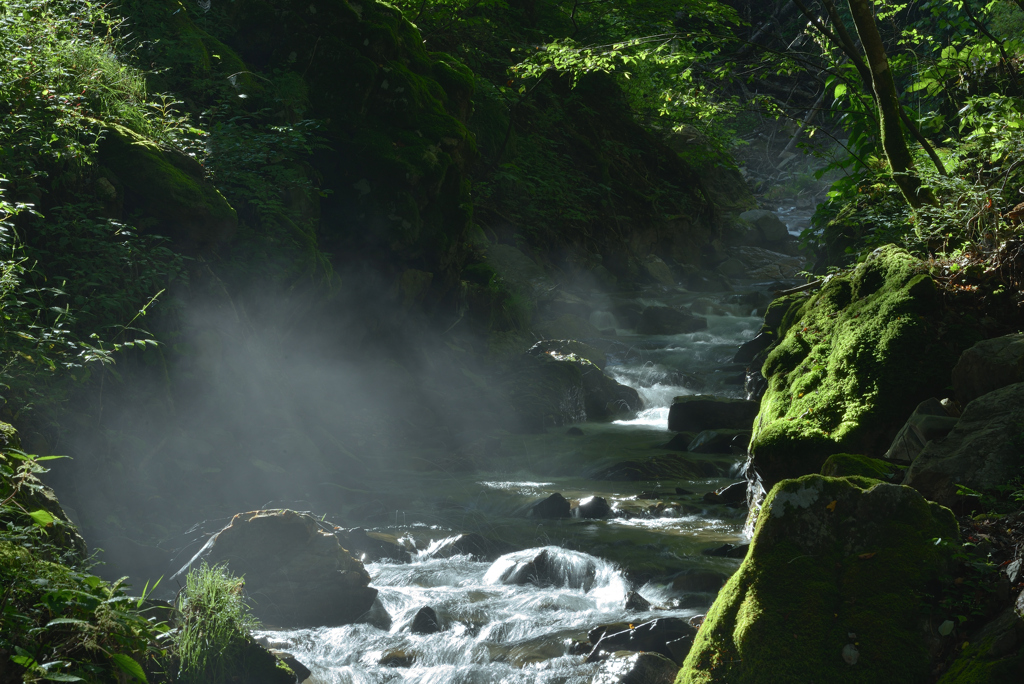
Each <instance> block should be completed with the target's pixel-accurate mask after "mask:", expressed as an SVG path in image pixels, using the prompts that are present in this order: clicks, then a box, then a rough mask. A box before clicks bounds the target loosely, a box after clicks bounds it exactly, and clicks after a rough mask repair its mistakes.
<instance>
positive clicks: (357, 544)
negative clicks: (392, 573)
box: [334, 527, 412, 563]
mask: <svg viewBox="0 0 1024 684" xmlns="http://www.w3.org/2000/svg"><path fill="white" fill-rule="evenodd" d="M334 534H335V536H336V537H337V538H338V541H339V542H341V545H342V546H344V547H345V548H346V549H348V550H349V552H351V553H352V554H353V555H354V556H356V557H358V558H360V560H362V561H364V562H367V563H374V562H376V561H379V560H381V559H383V558H386V559H388V560H395V561H399V562H401V563H408V562H409V560H410V559H411V558H412V556H411V554H410V553H409V549H408V548H406V546H405V545H404V544H402V543H401V542H399V541H398V538H397V537H395V536H394V535H391V534H382V533H380V532H367V531H366V530H365V529H363V528H361V527H355V528H352V529H350V530H346V529H340V530H335V531H334Z"/></svg>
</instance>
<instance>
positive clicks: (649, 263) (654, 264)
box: [643, 254, 676, 287]
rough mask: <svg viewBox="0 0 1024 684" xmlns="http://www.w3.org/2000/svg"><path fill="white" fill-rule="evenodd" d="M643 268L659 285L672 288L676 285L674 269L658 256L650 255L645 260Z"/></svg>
mask: <svg viewBox="0 0 1024 684" xmlns="http://www.w3.org/2000/svg"><path fill="white" fill-rule="evenodd" d="M643 266H644V270H645V271H647V275H648V276H649V277H650V278H651V280H653V281H654V282H656V283H658V284H659V285H665V286H666V287H672V286H673V285H675V284H676V278H675V276H674V275H673V274H672V269H670V268H669V267H668V264H666V263H665V262H664V261H663V260H662V258H661V257H659V256H657V255H656V254H650V255H648V256H647V257H646V258H644V260H643Z"/></svg>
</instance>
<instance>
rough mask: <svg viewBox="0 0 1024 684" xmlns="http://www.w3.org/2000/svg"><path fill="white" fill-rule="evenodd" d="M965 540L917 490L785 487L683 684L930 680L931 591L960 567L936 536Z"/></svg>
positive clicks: (815, 480)
mask: <svg viewBox="0 0 1024 684" xmlns="http://www.w3.org/2000/svg"><path fill="white" fill-rule="evenodd" d="M957 537H958V528H957V524H956V520H955V518H954V517H953V514H952V513H951V512H950V511H949V510H948V509H945V508H943V507H941V506H939V505H938V504H935V503H931V502H929V501H926V500H925V499H924V497H922V496H921V495H920V494H918V493H917V492H916V491H914V490H913V489H910V488H909V487H901V486H899V485H892V484H885V483H878V482H876V481H874V480H869V479H865V478H828V477H822V476H820V475H808V476H805V477H802V478H799V479H796V480H786V481H783V482H780V483H779V484H778V485H777V486H776V487H775V488H774V489H772V491H771V493H770V494H769V495H768V497H767V499H766V501H765V504H764V509H763V510H762V514H761V516H760V519H759V520H758V523H757V528H756V530H755V532H754V537H753V540H752V542H751V546H750V551H749V553H748V554H747V557H746V559H745V560H744V561H743V564H742V565H741V566H740V569H739V570H738V571H737V572H736V574H735V575H733V576H732V577H731V578H730V579H729V581H728V582H727V583H726V585H725V587H723V588H722V590H721V592H720V593H719V595H718V599H717V600H716V601H715V604H714V605H713V606H712V608H711V610H710V611H709V612H708V615H707V618H706V619H705V621H704V624H703V625H702V626H701V629H700V631H699V632H698V633H697V638H696V641H695V643H694V645H693V649H692V650H691V651H690V655H689V656H688V657H687V659H686V662H685V663H684V664H683V668H682V670H681V671H680V673H679V677H678V678H677V680H676V682H677V684H697V683H701V684H710V683H712V682H721V683H722V684H750V683H754V682H764V683H765V684H768V683H771V684H775V683H777V682H810V681H815V682H833V683H842V682H864V683H865V684H868V683H874V682H907V683H912V682H928V681H932V680H931V670H932V665H931V660H930V655H929V646H930V639H932V637H931V636H930V635H931V634H934V632H935V627H937V625H935V626H932V625H930V624H929V621H928V619H927V617H928V606H927V604H926V602H925V599H924V598H923V592H925V591H926V590H927V588H928V586H929V584H930V583H931V582H934V581H937V580H941V579H943V578H945V577H946V575H947V573H948V572H949V571H951V568H952V567H953V559H952V553H953V551H952V545H950V544H936V543H935V541H934V540H935V539H936V538H942V539H944V540H956V539H957Z"/></svg>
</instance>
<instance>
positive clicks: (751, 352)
mask: <svg viewBox="0 0 1024 684" xmlns="http://www.w3.org/2000/svg"><path fill="white" fill-rule="evenodd" d="M774 341H775V335H773V334H772V333H771V332H770V331H766V332H760V333H758V334H757V335H756V336H755V337H754V339H752V340H747V341H746V342H744V343H743V344H741V345H740V348H739V349H738V350H737V351H736V354H735V355H734V356H733V357H732V362H733V363H750V362H751V361H753V360H754V357H755V356H757V355H758V354H759V353H760V352H762V351H764V350H765V349H767V348H768V347H770V346H772V343H773V342H774Z"/></svg>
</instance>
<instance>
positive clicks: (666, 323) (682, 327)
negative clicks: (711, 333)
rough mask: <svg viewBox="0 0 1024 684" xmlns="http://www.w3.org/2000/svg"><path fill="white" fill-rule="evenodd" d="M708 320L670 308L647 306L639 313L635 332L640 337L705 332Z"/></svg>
mask: <svg viewBox="0 0 1024 684" xmlns="http://www.w3.org/2000/svg"><path fill="white" fill-rule="evenodd" d="M707 327H708V319H706V318H703V317H701V316H694V315H693V314H691V313H687V312H685V311H680V310H678V309H674V308H672V307H670V306H649V307H647V308H645V309H644V310H643V311H642V312H641V313H640V320H639V321H638V322H637V325H636V331H637V332H638V333H639V334H641V335H680V334H683V333H692V332H697V331H698V330H707Z"/></svg>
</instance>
